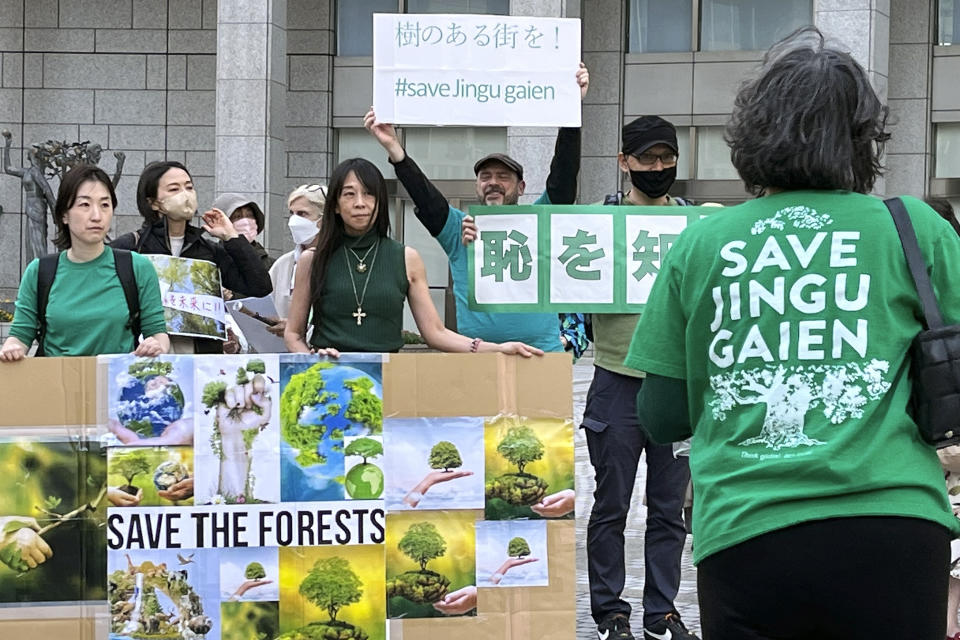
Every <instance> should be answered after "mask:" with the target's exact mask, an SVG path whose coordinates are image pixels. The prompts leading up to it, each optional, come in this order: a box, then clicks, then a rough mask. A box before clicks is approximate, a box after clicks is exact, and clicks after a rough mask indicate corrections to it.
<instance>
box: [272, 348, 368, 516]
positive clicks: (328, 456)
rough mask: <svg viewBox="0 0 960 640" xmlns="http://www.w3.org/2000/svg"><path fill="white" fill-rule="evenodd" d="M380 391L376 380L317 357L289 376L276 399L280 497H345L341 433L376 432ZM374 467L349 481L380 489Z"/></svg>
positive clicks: (311, 498)
mask: <svg viewBox="0 0 960 640" xmlns="http://www.w3.org/2000/svg"><path fill="white" fill-rule="evenodd" d="M294 366H295V365H294ZM281 377H283V375H282V374H281ZM381 395H382V390H381V386H380V381H379V380H377V379H375V378H374V377H373V376H372V375H371V374H370V373H368V372H367V371H364V370H363V369H361V368H358V367H353V366H349V365H345V364H337V363H333V362H326V361H324V362H317V363H315V364H313V365H312V366H310V367H309V368H307V369H305V370H302V371H299V372H297V373H293V374H292V375H290V378H289V382H287V384H286V386H285V387H284V390H283V395H282V396H281V399H280V424H281V434H282V438H283V447H282V448H283V451H282V454H281V460H282V463H281V464H282V468H281V478H282V479H281V487H282V493H283V500H285V501H286V500H342V499H344V497H345V496H344V485H345V483H346V482H347V478H346V474H345V469H344V452H343V449H344V436H364V435H380V433H381V432H382V430H383V401H382V400H381ZM369 466H374V465H369ZM379 471H380V470H379V469H377V470H376V471H371V470H369V469H361V470H359V471H357V472H356V474H355V475H353V476H351V479H350V482H351V485H352V486H355V487H358V488H360V491H361V492H362V491H366V490H368V491H370V492H374V491H376V490H377V489H379V490H380V491H381V492H382V490H383V478H382V473H381V474H380V476H379V477H375V475H376V473H377V472H379Z"/></svg>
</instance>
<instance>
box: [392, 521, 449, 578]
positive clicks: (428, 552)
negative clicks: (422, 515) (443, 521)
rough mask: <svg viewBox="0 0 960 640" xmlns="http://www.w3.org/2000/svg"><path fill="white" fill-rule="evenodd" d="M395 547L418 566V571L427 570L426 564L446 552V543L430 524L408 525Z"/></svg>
mask: <svg viewBox="0 0 960 640" xmlns="http://www.w3.org/2000/svg"><path fill="white" fill-rule="evenodd" d="M397 547H398V548H399V549H400V551H402V552H403V553H404V555H406V556H407V557H408V558H410V559H411V560H413V561H414V562H416V563H418V564H419V565H420V571H421V572H423V571H426V570H427V563H428V562H429V561H431V560H433V559H434V558H439V557H440V556H442V555H444V554H445V553H446V552H447V541H446V540H444V539H443V536H441V535H440V532H439V531H437V528H436V527H435V526H434V525H433V524H432V523H430V522H417V523H415V524H412V525H410V528H409V529H407V532H406V533H405V534H403V537H402V538H400V543H399V544H398V545H397Z"/></svg>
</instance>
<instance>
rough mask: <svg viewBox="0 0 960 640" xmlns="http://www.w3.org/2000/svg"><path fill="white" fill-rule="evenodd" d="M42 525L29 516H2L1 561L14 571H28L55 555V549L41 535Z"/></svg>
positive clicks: (0, 529) (0, 525) (0, 522)
mask: <svg viewBox="0 0 960 640" xmlns="http://www.w3.org/2000/svg"><path fill="white" fill-rule="evenodd" d="M39 531H40V525H39V524H37V521H36V519H34V518H31V517H28V516H5V517H2V518H0V562H3V564H5V565H7V566H8V567H10V568H11V569H13V570H14V571H19V572H23V571H27V570H29V569H36V568H37V567H38V566H40V565H41V564H43V563H44V562H46V561H47V560H49V559H50V558H52V557H53V549H51V548H50V545H48V544H47V543H46V541H45V540H44V539H43V538H41V537H40V534H39V533H38V532H39Z"/></svg>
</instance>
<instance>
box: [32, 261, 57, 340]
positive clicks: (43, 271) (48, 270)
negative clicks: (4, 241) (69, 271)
mask: <svg viewBox="0 0 960 640" xmlns="http://www.w3.org/2000/svg"><path fill="white" fill-rule="evenodd" d="M59 263H60V254H59V253H51V254H49V255H45V256H41V257H40V260H39V262H38V265H37V267H38V268H37V353H36V355H37V356H39V357H43V356H45V355H47V354H46V352H45V351H44V348H43V341H44V338H46V335H47V301H48V300H49V299H50V289H51V288H53V279H54V278H56V277H57V265H58V264H59Z"/></svg>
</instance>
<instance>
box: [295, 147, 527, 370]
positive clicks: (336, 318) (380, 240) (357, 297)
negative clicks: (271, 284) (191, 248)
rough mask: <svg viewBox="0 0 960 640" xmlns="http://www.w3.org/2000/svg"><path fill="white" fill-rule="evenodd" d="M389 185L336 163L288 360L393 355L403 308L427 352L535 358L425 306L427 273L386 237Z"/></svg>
mask: <svg viewBox="0 0 960 640" xmlns="http://www.w3.org/2000/svg"><path fill="white" fill-rule="evenodd" d="M387 206H388V203H387V185H386V182H385V181H384V179H383V175H382V174H381V173H380V170H379V169H377V168H376V167H375V166H374V165H373V164H372V163H370V162H369V161H367V160H364V159H362V158H352V159H350V160H345V161H343V162H341V163H340V164H339V165H338V166H337V168H336V169H334V171H333V175H332V176H331V178H330V186H329V193H328V198H327V200H326V203H325V204H324V208H323V220H322V222H321V225H320V237H319V240H318V241H317V247H316V249H308V250H307V251H304V252H303V255H302V256H300V260H299V262H298V263H297V276H298V277H297V281H296V284H295V285H294V290H293V299H292V301H291V304H290V317H289V319H288V322H287V328H286V333H285V334H284V341H285V342H286V343H287V347H288V348H289V349H290V351H291V352H309V351H311V348H310V346H308V345H307V343H306V341H305V339H304V338H305V335H306V329H307V321H308V315H309V312H310V311H311V310H312V312H313V317H312V325H313V335H312V337H311V339H310V345H311V346H312V347H314V351H316V352H317V353H320V354H322V355H330V356H334V357H335V356H338V355H339V352H340V351H375V352H394V351H399V349H400V347H402V346H403V335H402V330H403V303H404V301H406V302H407V303H408V304H409V305H410V311H411V313H412V314H413V318H414V320H415V321H416V323H417V328H418V329H419V330H420V333H421V335H423V337H424V339H425V340H426V342H427V344H428V345H430V346H431V347H433V348H434V349H438V350H440V351H458V352H478V351H479V352H490V351H499V352H501V353H512V354H519V355H522V356H531V355H535V354H536V355H540V354H542V353H543V352H542V351H541V350H540V349H537V348H534V347H529V346H527V345H525V344H523V343H521V342H506V343H503V344H497V343H492V342H487V341H484V340H481V339H480V338H473V339H471V338H468V337H466V336H463V335H460V334H458V333H454V332H453V331H450V330H449V329H447V328H446V327H444V326H443V322H441V321H440V317H439V316H438V315H437V310H436V309H435V308H434V306H433V301H432V300H431V299H430V292H429V289H428V288H427V278H426V270H425V268H424V266H423V260H422V259H421V258H420V254H418V253H417V252H416V250H414V249H412V248H410V247H404V246H403V245H402V244H400V243H399V242H396V241H395V240H392V239H391V238H389V237H388V235H387V233H388V231H389V229H390V216H389V212H388V209H387Z"/></svg>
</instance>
